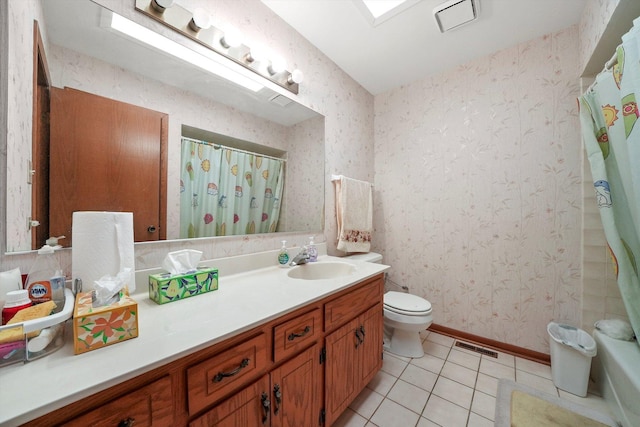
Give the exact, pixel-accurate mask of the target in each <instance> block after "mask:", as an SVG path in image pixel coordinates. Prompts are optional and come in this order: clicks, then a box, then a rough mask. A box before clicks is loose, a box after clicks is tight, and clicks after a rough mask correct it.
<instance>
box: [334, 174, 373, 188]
mask: <svg viewBox="0 0 640 427" xmlns="http://www.w3.org/2000/svg"><path fill="white" fill-rule="evenodd" d="M343 178H345V179H350V180H352V181H357V182H366V183H367V184H369V185H370V186H372V187H373V183H371V182H369V181H360V180H357V179H353V178H347V177H346V176H344V175H331V181H340V180H342V179H343Z"/></svg>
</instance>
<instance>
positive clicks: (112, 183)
mask: <svg viewBox="0 0 640 427" xmlns="http://www.w3.org/2000/svg"><path fill="white" fill-rule="evenodd" d="M50 94H51V115H50V117H51V120H50V125H51V127H50V135H51V139H50V162H49V165H50V166H49V177H50V180H49V233H50V235H52V236H59V235H64V236H66V239H63V240H61V242H60V243H61V244H62V245H63V246H65V247H68V246H71V245H72V241H73V236H72V235H71V229H72V221H71V220H72V215H73V212H75V211H113V212H134V216H133V221H134V240H135V241H136V242H141V241H151V240H161V239H166V221H167V219H166V216H167V213H166V206H167V201H166V180H167V156H166V152H167V128H168V125H167V123H168V115H167V114H164V113H159V112H157V111H153V110H149V109H146V108H142V107H138V106H135V105H131V104H127V103H124V102H120V101H115V100H112V99H109V98H104V97H101V96H97V95H93V94H91V93H87V92H83V91H79V90H76V89H71V88H64V89H58V88H54V87H52V88H51V92H50ZM38 243H39V242H38ZM34 249H35V248H34Z"/></svg>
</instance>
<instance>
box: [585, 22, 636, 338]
mask: <svg viewBox="0 0 640 427" xmlns="http://www.w3.org/2000/svg"><path fill="white" fill-rule="evenodd" d="M616 56H617V61H618V62H617V64H616V65H614V66H613V68H612V69H611V70H608V71H603V72H602V73H600V74H599V75H598V77H596V81H595V83H594V85H593V86H592V88H591V89H590V90H589V91H587V93H585V94H584V95H583V96H582V97H580V99H579V104H580V122H581V125H582V134H583V138H584V142H585V146H586V149H587V154H588V157H589V163H590V164H591V172H592V174H593V180H594V183H593V185H594V187H595V192H596V200H597V203H598V207H599V209H600V217H601V218H602V224H603V226H604V231H605V235H606V238H607V243H608V245H609V251H610V254H611V259H612V261H613V264H614V270H615V272H616V275H617V281H618V287H619V288H620V293H621V294H622V299H623V301H624V305H625V308H626V310H627V314H628V315H629V320H630V322H631V325H632V327H633V330H634V332H635V334H636V336H638V337H640V280H639V278H638V268H639V265H638V263H639V262H640V234H638V232H639V231H640V124H638V123H637V121H638V117H640V113H639V112H638V104H637V101H636V100H637V99H640V18H639V19H636V20H635V21H634V26H633V28H632V29H631V30H630V31H629V32H628V33H627V34H625V35H624V36H623V38H622V44H621V45H620V46H619V47H618V49H617V51H616Z"/></svg>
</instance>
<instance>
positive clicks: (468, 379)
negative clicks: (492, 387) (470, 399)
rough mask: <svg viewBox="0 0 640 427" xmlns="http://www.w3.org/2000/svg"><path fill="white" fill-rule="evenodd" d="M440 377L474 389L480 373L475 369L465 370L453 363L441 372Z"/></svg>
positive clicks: (446, 364) (448, 364)
mask: <svg viewBox="0 0 640 427" xmlns="http://www.w3.org/2000/svg"><path fill="white" fill-rule="evenodd" d="M440 376H442V377H446V378H449V379H450V380H453V381H456V382H459V383H460V384H464V385H466V386H467V387H471V388H474V387H475V386H476V377H477V376H478V371H476V370H475V369H469V368H465V367H464V366H460V365H456V364H455V363H452V362H447V363H445V364H444V367H443V368H442V372H440Z"/></svg>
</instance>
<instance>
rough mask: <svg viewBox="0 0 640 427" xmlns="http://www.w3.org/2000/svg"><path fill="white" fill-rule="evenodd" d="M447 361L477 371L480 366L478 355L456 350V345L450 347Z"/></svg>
mask: <svg viewBox="0 0 640 427" xmlns="http://www.w3.org/2000/svg"><path fill="white" fill-rule="evenodd" d="M447 362H453V363H456V364H458V365H460V366H464V367H465V368H469V369H473V370H476V371H477V370H478V367H479V366H480V355H476V354H471V353H465V352H464V351H460V350H458V349H457V347H454V348H453V349H451V352H450V353H449V357H447Z"/></svg>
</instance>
